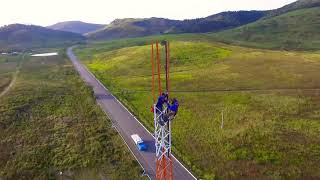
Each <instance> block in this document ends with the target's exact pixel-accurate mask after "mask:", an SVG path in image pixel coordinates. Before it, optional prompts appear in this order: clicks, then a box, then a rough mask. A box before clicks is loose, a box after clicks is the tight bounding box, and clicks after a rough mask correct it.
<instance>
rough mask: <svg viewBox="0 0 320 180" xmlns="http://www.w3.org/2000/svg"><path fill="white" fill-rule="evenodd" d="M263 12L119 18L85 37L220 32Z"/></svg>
mask: <svg viewBox="0 0 320 180" xmlns="http://www.w3.org/2000/svg"><path fill="white" fill-rule="evenodd" d="M264 15H265V12H264V11H228V12H222V13H218V14H214V15H211V16H208V17H205V18H197V19H191V20H184V21H178V20H170V19H164V18H154V17H153V18H143V19H142V18H140V19H134V18H127V19H116V20H114V21H113V22H112V23H110V24H109V25H107V26H106V27H104V28H101V29H98V30H96V31H93V32H89V33H87V34H86V36H87V37H88V38H89V39H90V40H100V41H101V40H110V39H120V38H130V37H142V36H147V35H158V34H176V33H206V32H217V31H221V30H225V29H230V28H234V27H239V26H241V25H244V24H248V23H251V22H254V21H256V20H258V19H260V18H262V17H263V16H264Z"/></svg>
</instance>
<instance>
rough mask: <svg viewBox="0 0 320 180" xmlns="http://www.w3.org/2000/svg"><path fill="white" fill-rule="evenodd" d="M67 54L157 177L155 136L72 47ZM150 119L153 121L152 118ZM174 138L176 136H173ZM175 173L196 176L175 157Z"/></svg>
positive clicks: (185, 179) (184, 178) (182, 179)
mask: <svg viewBox="0 0 320 180" xmlns="http://www.w3.org/2000/svg"><path fill="white" fill-rule="evenodd" d="M67 54H68V56H69V58H70V60H71V61H72V63H73V65H74V66H75V68H76V70H77V71H78V72H79V74H80V76H81V77H82V79H83V80H84V81H85V82H86V83H87V84H88V85H89V86H91V87H92V88H93V91H94V95H95V97H96V100H97V103H98V104H99V105H100V107H101V109H102V110H103V111H104V112H105V113H106V114H107V116H108V117H109V118H110V119H111V120H112V122H113V124H114V127H115V128H116V129H117V131H118V132H119V133H120V135H121V136H122V138H123V140H124V141H125V142H126V144H127V146H128V147H129V149H130V150H131V152H132V153H133V154H134V156H135V158H136V159H137V160H138V162H139V163H140V165H141V166H142V167H143V168H144V170H145V173H146V174H147V175H148V176H149V177H150V178H151V179H155V172H156V170H155V169H156V168H155V147H154V139H153V136H152V135H151V134H150V132H148V130H147V129H146V128H145V127H144V126H143V125H142V124H141V123H140V122H139V121H138V120H137V119H136V118H135V117H134V116H133V115H132V114H131V113H130V112H129V111H128V110H127V109H126V108H125V107H124V106H123V105H122V104H121V103H120V102H119V101H118V100H117V99H116V98H115V97H114V96H113V95H112V94H111V93H110V92H109V91H108V90H107V89H106V88H105V87H104V86H103V85H102V84H101V83H100V82H99V80H97V79H96V78H95V77H94V75H93V74H92V73H91V72H90V71H89V70H88V69H87V68H86V67H85V66H84V65H82V64H81V63H80V62H79V61H78V59H77V57H76V56H75V55H74V54H73V52H72V48H68V50H67ZM150 121H153V120H152V119H150ZM132 134H139V136H140V137H141V138H142V139H143V140H144V141H145V142H146V143H147V145H148V151H146V152H141V151H139V150H138V149H137V147H136V145H135V144H134V142H133V140H132V139H131V135H132ZM173 138H174V137H173ZM173 160H174V162H173V174H174V179H176V180H189V179H190V180H191V179H192V180H193V179H195V178H194V176H193V175H192V174H191V173H190V172H189V171H188V170H187V169H186V168H185V167H184V166H183V165H182V164H181V163H180V162H179V161H178V160H177V159H176V158H173Z"/></svg>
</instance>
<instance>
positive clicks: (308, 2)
mask: <svg viewBox="0 0 320 180" xmlns="http://www.w3.org/2000/svg"><path fill="white" fill-rule="evenodd" d="M319 6H320V1H319V0H298V1H296V2H293V3H291V4H288V5H286V6H284V7H281V8H279V9H275V10H271V11H267V14H268V15H267V17H272V16H277V15H281V14H284V13H287V12H290V11H294V10H298V9H305V8H312V7H319Z"/></svg>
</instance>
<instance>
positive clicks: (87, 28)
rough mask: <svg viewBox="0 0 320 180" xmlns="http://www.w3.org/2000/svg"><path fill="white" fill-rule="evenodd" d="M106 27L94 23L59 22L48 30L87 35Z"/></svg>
mask: <svg viewBox="0 0 320 180" xmlns="http://www.w3.org/2000/svg"><path fill="white" fill-rule="evenodd" d="M104 26H105V25H103V24H92V23H85V22H81V21H65V22H59V23H57V24H54V25H51V26H48V27H47V28H50V29H54V30H60V31H67V32H73V33H78V34H85V33H88V32H91V31H95V30H97V29H100V28H102V27H104Z"/></svg>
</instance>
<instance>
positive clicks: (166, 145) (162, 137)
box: [151, 41, 173, 180]
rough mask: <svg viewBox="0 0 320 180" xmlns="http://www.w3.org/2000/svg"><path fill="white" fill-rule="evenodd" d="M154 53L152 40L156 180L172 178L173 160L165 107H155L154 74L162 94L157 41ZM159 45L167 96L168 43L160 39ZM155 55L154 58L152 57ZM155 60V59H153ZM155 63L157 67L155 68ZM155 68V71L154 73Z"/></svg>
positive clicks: (171, 179)
mask: <svg viewBox="0 0 320 180" xmlns="http://www.w3.org/2000/svg"><path fill="white" fill-rule="evenodd" d="M155 45H156V54H155V53H154V42H152V52H151V54H152V57H151V62H152V63H151V64H152V94H153V104H154V105H153V113H154V128H155V129H154V138H155V147H156V179H157V180H173V162H172V155H171V121H167V122H164V121H163V119H162V118H163V115H164V114H166V113H167V108H164V109H163V110H162V111H161V110H159V109H157V107H156V105H155V102H156V92H155V91H156V90H155V75H156V74H157V79H158V92H159V95H161V94H162V86H161V60H160V54H159V42H158V41H157V42H156V43H155ZM161 45H163V46H164V48H165V64H164V69H165V86H166V92H167V93H168V96H169V95H170V76H169V75H170V74H169V73H170V71H169V67H170V66H169V65H170V44H169V42H167V41H162V42H161ZM155 55H156V58H155V57H154V56H155ZM155 60H156V61H155ZM155 64H156V65H157V68H155ZM155 70H157V73H155Z"/></svg>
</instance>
